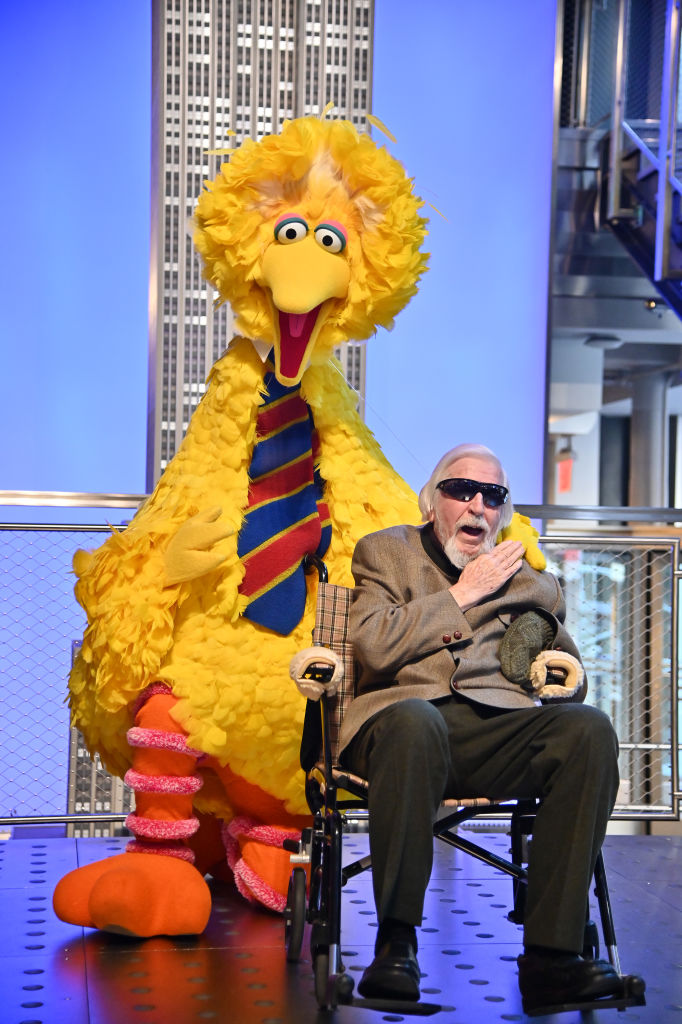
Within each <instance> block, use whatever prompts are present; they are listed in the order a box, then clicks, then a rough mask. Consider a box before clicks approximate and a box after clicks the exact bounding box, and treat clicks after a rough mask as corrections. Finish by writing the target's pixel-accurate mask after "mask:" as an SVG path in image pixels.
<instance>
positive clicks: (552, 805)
mask: <svg viewBox="0 0 682 1024" xmlns="http://www.w3.org/2000/svg"><path fill="white" fill-rule="evenodd" d="M617 757H618V740H617V738H616V734H615V732H614V730H613V726H612V725H611V722H610V720H609V718H608V717H607V716H606V715H605V714H603V713H602V712H601V711H599V710H598V709H596V708H593V707H588V706H585V705H584V704H567V703H562V704H556V705H551V704H550V705H545V706H543V707H539V708H523V709H521V710H512V711H508V710H501V709H499V708H491V707H489V706H487V705H482V704H476V703H475V702H474V701H468V700H466V698H460V697H456V696H453V697H452V698H447V699H446V700H443V701H437V702H433V703H431V702H428V701H423V700H414V699H409V700H404V701H398V702H396V703H395V704H393V705H391V706H390V707H388V708H385V709H384V710H383V711H380V712H379V713H378V714H376V715H375V716H374V717H373V718H371V719H370V720H369V721H368V722H366V723H365V725H364V726H363V727H362V729H361V730H360V732H359V733H358V734H357V736H356V737H355V738H354V739H353V741H352V743H351V744H350V746H349V747H348V749H347V750H346V752H345V753H344V756H343V762H344V764H345V765H347V766H348V767H349V768H350V769H351V770H352V771H354V772H356V773H357V774H359V775H362V776H363V777H365V778H366V779H368V781H369V841H370V852H371V856H372V873H373V885H374V898H375V901H376V907H377V916H378V919H379V922H381V921H383V920H384V919H385V918H387V917H391V918H397V919H399V920H401V921H406V922H408V923H409V924H413V925H419V924H421V919H422V912H423V907H424V893H425V891H426V886H427V885H428V881H429V877H430V875H431V868H432V863H433V823H434V820H435V817H436V813H437V810H438V807H439V804H440V802H441V800H443V799H444V798H446V797H472V796H485V797H489V798H491V799H504V798H506V799H511V798H515V797H517V798H521V797H540V798H542V803H541V805H540V808H539V810H538V813H537V817H536V820H535V825H534V829H533V840H532V843H531V844H530V854H529V858H530V859H529V864H528V894H527V902H526V918H525V925H524V942H525V944H526V945H531V944H532V945H540V946H549V947H551V948H554V949H565V950H572V951H574V952H580V951H581V950H582V946H583V931H584V926H585V911H586V907H587V899H588V894H589V888H590V883H591V879H592V874H593V871H594V865H595V861H596V858H597V855H598V853H599V850H600V849H601V845H602V842H603V839H604V835H605V832H606V826H607V823H608V820H609V816H610V814H611V811H612V810H613V805H614V802H615V799H616V792H617V789H618V763H617Z"/></svg>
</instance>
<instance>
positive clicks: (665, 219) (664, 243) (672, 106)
mask: <svg viewBox="0 0 682 1024" xmlns="http://www.w3.org/2000/svg"><path fill="white" fill-rule="evenodd" d="M679 59H680V6H679V0H668V9H667V12H666V21H665V49H664V52H663V83H662V87H661V132H660V136H659V140H658V194H657V196H656V239H655V245H654V281H662V280H664V279H665V278H669V277H671V276H672V274H671V267H670V227H671V223H672V189H671V187H670V182H671V179H672V177H673V176H674V172H675V163H674V154H675V146H676V142H677V68H678V66H679ZM674 276H675V277H679V276H680V274H679V272H678V273H676V274H675V275H674Z"/></svg>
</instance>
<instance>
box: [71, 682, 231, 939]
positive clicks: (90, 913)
mask: <svg viewBox="0 0 682 1024" xmlns="http://www.w3.org/2000/svg"><path fill="white" fill-rule="evenodd" d="M174 702H175V698H174V697H173V696H172V695H171V694H170V693H169V692H168V690H167V688H166V687H152V693H151V695H150V696H149V699H148V700H147V701H146V702H145V703H144V704H143V705H142V707H141V708H140V709H139V711H138V713H137V715H136V717H135V725H134V727H133V728H132V729H131V730H130V732H129V734H128V738H129V742H130V744H131V746H132V747H133V748H134V758H133V768H132V769H131V771H130V772H129V773H128V775H127V779H128V782H129V783H130V784H132V785H133V788H134V789H135V794H136V809H135V812H134V813H133V814H131V815H129V817H128V819H127V822H126V824H127V825H128V828H129V829H130V830H131V831H132V832H133V834H134V836H135V839H134V840H133V841H132V842H131V843H129V844H128V849H127V851H126V853H124V854H121V855H119V856H117V857H109V858H106V859H105V860H102V861H97V862H95V863H94V864H90V865H87V866H86V867H83V868H77V869H76V870H75V871H72V872H70V873H69V874H68V875H66V876H65V877H64V878H62V879H61V881H60V882H59V883H58V885H57V887H56V889H55V893H54V897H53V903H54V908H55V912H56V914H57V916H58V917H60V918H61V919H62V920H64V921H68V922H70V923H72V924H79V925H84V926H87V927H95V928H100V929H103V930H105V931H113V932H117V933H120V934H124V935H135V936H140V937H148V936H151V935H186V934H198V933H200V932H202V931H203V930H204V928H205V927H206V924H207V923H208V918H209V914H210V911H211V896H210V892H209V889H208V886H207V885H206V882H205V881H204V878H203V876H202V875H201V874H200V873H199V871H198V870H197V869H196V868H195V867H194V866H193V861H194V854H193V852H192V850H191V849H190V848H189V846H188V845H187V840H188V838H189V837H190V836H192V835H193V834H194V833H195V832H196V831H197V829H198V828H199V821H198V819H197V818H196V817H195V816H194V815H193V813H192V801H193V796H194V794H195V793H196V792H197V790H198V789H199V788H200V786H201V780H200V779H199V777H198V776H196V775H195V774H194V767H195V765H196V758H197V756H199V754H198V751H194V750H191V749H189V748H188V747H187V743H186V740H185V736H184V734H183V733H182V732H181V731H180V729H179V727H178V726H177V724H176V723H175V722H174V721H173V719H172V718H171V717H170V714H169V712H170V708H171V707H172V706H173V704H174ZM159 854H162V855H165V856H159Z"/></svg>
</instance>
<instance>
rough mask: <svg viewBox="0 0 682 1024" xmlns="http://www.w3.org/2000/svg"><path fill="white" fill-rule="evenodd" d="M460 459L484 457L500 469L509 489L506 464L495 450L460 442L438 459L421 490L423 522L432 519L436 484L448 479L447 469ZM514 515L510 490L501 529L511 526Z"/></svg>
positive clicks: (501, 519) (420, 500)
mask: <svg viewBox="0 0 682 1024" xmlns="http://www.w3.org/2000/svg"><path fill="white" fill-rule="evenodd" d="M459 459H483V460H484V461H485V462H491V463H492V464H493V465H494V466H495V467H496V469H497V470H499V473H500V476H501V478H502V486H503V487H506V488H507V490H509V480H508V478H507V474H506V472H505V470H504V466H503V465H502V463H501V462H500V460H499V459H498V457H497V455H495V452H493V451H491V450H490V448H486V447H485V445H483V444H458V445H457V446H456V447H455V448H451V449H450V451H449V452H446V453H445V455H443V457H442V458H441V459H439V460H438V462H437V463H436V468H435V469H434V471H433V473H432V474H431V476H430V477H429V479H428V480H427V481H426V483H425V484H424V486H423V487H422V489H421V491H420V492H419V511H420V512H421V514H422V521H423V522H425V523H426V522H428V521H429V520H430V519H431V515H432V513H433V498H434V495H435V493H436V486H437V485H438V484H439V483H440V482H441V480H447V478H448V473H447V470H448V469H449V467H450V466H451V465H452V463H453V462H457V461H458V460H459ZM513 515H514V506H513V504H512V500H511V492H510V494H509V497H508V498H507V500H506V502H505V503H504V505H502V509H501V515H500V525H499V529H500V530H504V528H505V526H509V523H510V522H511V517H512V516H513Z"/></svg>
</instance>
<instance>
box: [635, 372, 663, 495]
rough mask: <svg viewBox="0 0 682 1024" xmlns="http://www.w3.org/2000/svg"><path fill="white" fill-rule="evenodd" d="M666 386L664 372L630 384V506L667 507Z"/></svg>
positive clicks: (645, 375) (641, 377) (639, 378)
mask: <svg viewBox="0 0 682 1024" xmlns="http://www.w3.org/2000/svg"><path fill="white" fill-rule="evenodd" d="M668 382H669V374H668V372H667V371H665V370H661V371H658V372H654V373H648V374H642V376H637V377H635V378H634V379H633V381H632V426H631V432H630V488H629V491H630V504H631V505H644V506H653V507H658V508H665V506H667V504H668V403H667V397H668Z"/></svg>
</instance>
